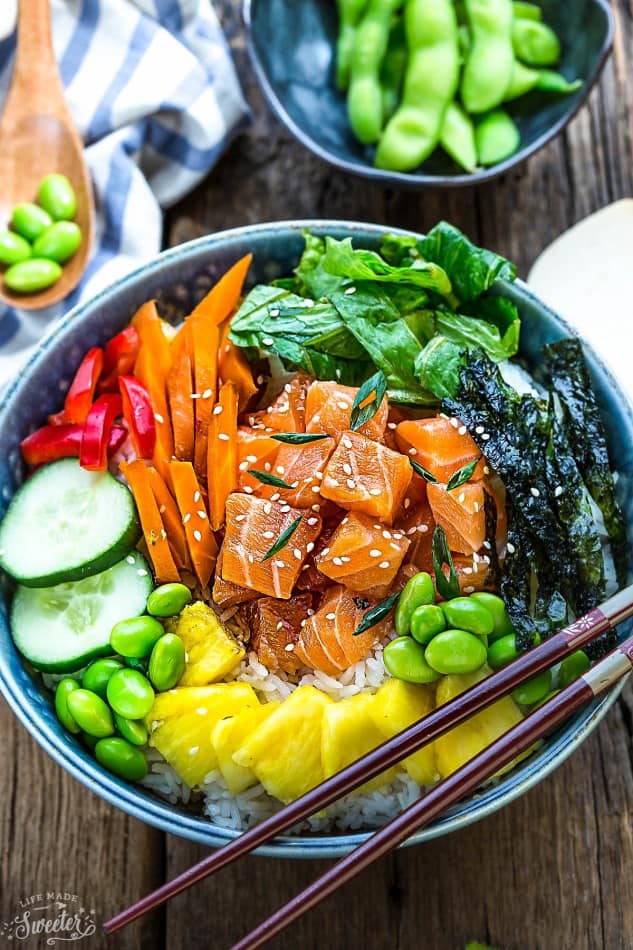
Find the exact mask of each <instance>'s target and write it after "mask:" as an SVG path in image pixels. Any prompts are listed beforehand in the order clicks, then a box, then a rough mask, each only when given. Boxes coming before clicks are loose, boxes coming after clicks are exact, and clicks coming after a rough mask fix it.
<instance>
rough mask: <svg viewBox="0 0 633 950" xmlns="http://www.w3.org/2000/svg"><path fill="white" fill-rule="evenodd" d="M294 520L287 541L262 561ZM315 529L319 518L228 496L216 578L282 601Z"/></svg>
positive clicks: (264, 501)
mask: <svg viewBox="0 0 633 950" xmlns="http://www.w3.org/2000/svg"><path fill="white" fill-rule="evenodd" d="M297 518H301V522H300V524H299V525H298V527H297V528H296V530H295V531H294V533H293V535H292V537H291V538H290V539H289V541H288V543H287V544H286V545H285V546H284V547H283V548H282V550H280V551H279V552H278V553H277V554H275V555H273V557H269V558H267V559H266V560H264V558H265V556H266V555H267V554H268V551H269V550H270V548H271V547H272V546H273V545H274V544H275V542H276V541H278V540H279V539H280V538H281V536H282V534H283V533H284V531H286V529H287V528H289V527H290V526H291V525H292V524H293V522H294V521H296V519H297ZM320 531H321V519H320V517H319V516H318V515H317V514H314V513H313V512H306V511H300V510H299V509H298V508H291V507H290V506H289V505H285V504H278V503H277V502H276V501H272V500H270V499H265V498H256V497H255V496H253V495H247V494H244V493H241V492H234V493H233V494H232V495H229V498H228V501H227V503H226V534H225V536H224V545H223V549H222V577H223V579H224V580H226V581H230V582H231V583H233V584H238V585H239V586H240V587H250V588H251V590H256V591H259V593H260V594H267V595H268V596H270V597H280V598H282V599H283V600H288V598H289V597H290V596H291V594H292V589H293V587H294V585H295V582H296V580H297V577H298V575H299V572H300V570H301V567H302V565H303V562H304V560H305V558H306V556H307V555H308V554H309V553H310V551H311V550H312V549H313V546H314V543H315V541H316V539H317V538H318V536H319V532H320Z"/></svg>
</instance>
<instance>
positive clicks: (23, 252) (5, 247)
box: [0, 231, 32, 267]
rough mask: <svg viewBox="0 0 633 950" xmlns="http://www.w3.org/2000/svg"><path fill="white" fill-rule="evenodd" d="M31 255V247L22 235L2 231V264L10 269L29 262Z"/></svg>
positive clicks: (0, 239) (0, 234)
mask: <svg viewBox="0 0 633 950" xmlns="http://www.w3.org/2000/svg"><path fill="white" fill-rule="evenodd" d="M31 254H32V251H31V245H30V244H29V242H28V241H27V240H26V239H25V238H23V237H22V235H20V234H16V233H15V231H0V264H3V265H4V266H5V267H10V266H11V265H12V264H19V263H20V261H28V259H29V257H30V256H31Z"/></svg>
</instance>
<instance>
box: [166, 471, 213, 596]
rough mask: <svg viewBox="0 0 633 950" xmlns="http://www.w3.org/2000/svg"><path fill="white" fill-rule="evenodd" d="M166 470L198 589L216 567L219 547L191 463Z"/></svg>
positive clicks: (209, 577)
mask: <svg viewBox="0 0 633 950" xmlns="http://www.w3.org/2000/svg"><path fill="white" fill-rule="evenodd" d="M169 467H170V469H171V478H172V482H173V485H174V491H175V493H176V501H177V502H178V508H179V509H180V514H181V515H182V522H183V524H184V526H185V535H186V537H187V547H188V548H189V555H190V557H191V563H192V564H193V569H194V571H195V572H196V577H197V578H198V580H199V581H200V584H201V586H202V587H206V586H207V584H208V583H209V580H210V579H211V574H212V573H213V569H214V567H215V562H216V558H217V555H218V544H217V541H216V540H215V536H214V534H213V532H212V531H211V526H210V524H209V518H208V515H207V511H206V508H205V507H204V499H203V497H202V492H201V491H200V484H199V482H198V479H197V478H196V473H195V472H194V470H193V465H192V464H191V462H179V461H176V460H174V461H173V462H171V464H170V466H169Z"/></svg>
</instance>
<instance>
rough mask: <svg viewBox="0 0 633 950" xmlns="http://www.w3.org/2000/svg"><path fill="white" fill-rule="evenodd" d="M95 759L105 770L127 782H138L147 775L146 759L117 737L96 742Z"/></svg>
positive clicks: (138, 750)
mask: <svg viewBox="0 0 633 950" xmlns="http://www.w3.org/2000/svg"><path fill="white" fill-rule="evenodd" d="M95 757H96V759H97V762H99V763H100V764H101V765H102V766H103V767H104V768H105V769H108V771H109V772H113V773H114V774H115V775H118V776H119V778H124V779H126V780H127V781H128V782H140V780H141V779H142V778H145V776H146V775H147V759H146V758H145V756H144V755H143V753H142V752H141V750H140V749H137V748H135V747H134V746H133V745H131V744H130V743H129V742H126V741H125V739H119V738H118V736H116V737H115V738H113V739H101V741H100V742H97V744H96V746H95Z"/></svg>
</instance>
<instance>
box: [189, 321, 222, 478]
mask: <svg viewBox="0 0 633 950" xmlns="http://www.w3.org/2000/svg"><path fill="white" fill-rule="evenodd" d="M187 322H188V323H189V327H190V333H191V337H190V339H191V348H192V357H193V376H194V389H195V392H196V393H199V394H200V398H199V399H196V400H194V402H195V409H194V411H195V417H196V418H195V434H194V443H195V445H194V463H193V465H194V468H195V470H196V474H197V476H198V478H200V479H203V480H205V481H206V477H207V442H208V433H209V422H210V421H211V413H212V411H213V406H214V404H215V401H216V399H217V398H218V346H219V339H220V335H219V332H218V328H217V327H216V326H215V324H214V323H212V322H211V321H210V320H207V319H206V318H205V317H204V315H203V314H201V313H198V314H196V313H194V314H193V315H192V316H191V317H190V318H189V320H188V321H187Z"/></svg>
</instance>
